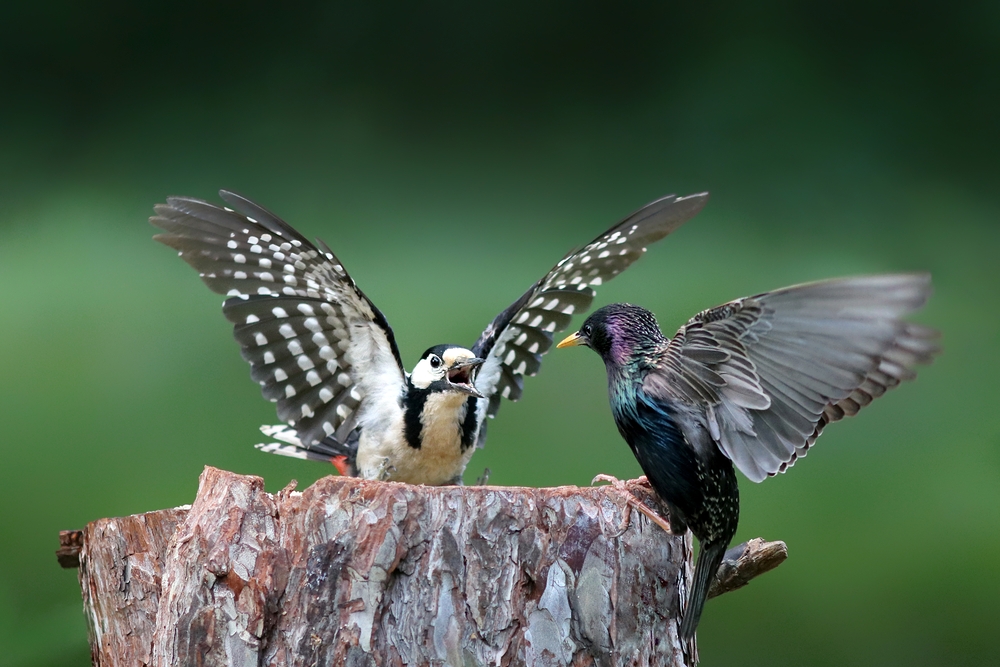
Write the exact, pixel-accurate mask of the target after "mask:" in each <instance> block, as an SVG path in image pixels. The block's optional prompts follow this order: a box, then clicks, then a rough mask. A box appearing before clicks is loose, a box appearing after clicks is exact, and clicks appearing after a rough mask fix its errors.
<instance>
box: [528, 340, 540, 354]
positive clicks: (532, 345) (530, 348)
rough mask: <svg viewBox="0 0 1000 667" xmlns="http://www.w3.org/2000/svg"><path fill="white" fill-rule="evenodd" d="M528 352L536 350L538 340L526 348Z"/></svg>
mask: <svg viewBox="0 0 1000 667" xmlns="http://www.w3.org/2000/svg"><path fill="white" fill-rule="evenodd" d="M528 352H531V353H532V354H534V353H535V352H538V341H535V342H534V343H532V344H531V347H529V348H528Z"/></svg>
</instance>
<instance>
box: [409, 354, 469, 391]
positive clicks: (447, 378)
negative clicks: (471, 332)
mask: <svg viewBox="0 0 1000 667" xmlns="http://www.w3.org/2000/svg"><path fill="white" fill-rule="evenodd" d="M484 361H486V360H485V359H480V358H478V357H476V355H474V354H473V353H472V351H471V350H467V349H466V348H464V347H457V346H455V345H435V346H434V347H432V348H430V349H429V350H427V351H426V352H424V353H423V355H421V357H420V361H418V362H417V365H416V366H414V367H413V372H412V373H410V384H412V385H413V386H414V387H416V388H418V389H431V390H432V391H455V392H458V393H461V394H469V395H470V396H476V397H477V398H483V395H482V394H480V393H479V391H477V390H476V387H475V380H476V373H477V372H478V370H479V366H480V365H481V364H482V363H483V362H484Z"/></svg>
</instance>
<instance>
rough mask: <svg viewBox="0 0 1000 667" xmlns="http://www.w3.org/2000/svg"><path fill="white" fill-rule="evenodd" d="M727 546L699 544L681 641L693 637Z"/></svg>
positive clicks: (681, 630) (721, 544)
mask: <svg viewBox="0 0 1000 667" xmlns="http://www.w3.org/2000/svg"><path fill="white" fill-rule="evenodd" d="M727 546H729V545H728V544H726V543H724V542H715V543H711V542H709V543H704V542H703V543H702V544H701V553H699V554H698V564H697V565H695V568H694V586H693V588H692V589H691V594H690V595H689V596H688V601H687V606H686V607H685V608H684V618H683V619H681V628H680V635H681V639H691V638H692V637H694V631H695V630H696V629H697V628H698V621H699V620H700V619H701V611H702V609H703V608H704V607H705V600H706V599H707V598H708V589H709V588H711V586H712V579H713V578H714V577H715V573H716V572H718V571H719V565H721V564H722V558H723V556H725V555H726V547H727Z"/></svg>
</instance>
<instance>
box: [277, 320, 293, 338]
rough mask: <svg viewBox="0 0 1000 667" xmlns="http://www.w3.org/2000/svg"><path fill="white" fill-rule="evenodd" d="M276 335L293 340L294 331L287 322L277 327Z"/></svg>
mask: <svg viewBox="0 0 1000 667" xmlns="http://www.w3.org/2000/svg"><path fill="white" fill-rule="evenodd" d="M278 333H280V334H281V335H282V336H284V337H285V338H295V329H293V328H292V325H291V324H289V323H288V322H285V323H284V324H282V325H281V326H280V327H278Z"/></svg>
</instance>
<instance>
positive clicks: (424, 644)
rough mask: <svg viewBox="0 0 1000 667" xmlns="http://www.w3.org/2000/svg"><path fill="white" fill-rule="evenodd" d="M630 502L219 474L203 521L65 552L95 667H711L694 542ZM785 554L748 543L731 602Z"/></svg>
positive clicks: (580, 491) (201, 503) (730, 583)
mask: <svg viewBox="0 0 1000 667" xmlns="http://www.w3.org/2000/svg"><path fill="white" fill-rule="evenodd" d="M640 486H641V485H630V486H629V487H628V488H629V490H630V491H632V492H634V493H635V494H636V495H637V496H640V498H641V500H642V501H643V502H645V503H647V504H649V505H651V506H652V507H653V508H654V509H659V510H662V509H663V508H660V507H658V505H657V500H656V497H655V495H653V494H651V493H649V492H643V489H642V488H640ZM624 496H625V491H623V490H622V489H615V488H613V487H582V488H581V487H558V488H544V489H535V488H522V487H489V486H484V487H422V486H410V485H406V484H397V483H392V482H375V481H365V480H359V479H355V478H346V477H326V478H324V479H321V480H319V481H318V482H316V483H315V484H313V485H312V486H311V487H309V488H308V489H306V490H305V491H303V492H301V493H299V492H295V491H293V490H292V488H291V487H289V488H287V489H285V490H283V491H281V492H279V493H276V494H269V493H266V492H265V491H264V483H263V480H261V479H260V478H258V477H251V476H241V475H236V474H233V473H228V472H224V471H220V470H216V469H214V468H206V469H205V472H204V473H203V474H202V476H201V480H200V484H199V489H198V495H197V498H196V500H195V502H194V504H193V505H192V506H191V507H190V509H185V508H177V509H172V510H163V511H159V512H150V513H148V514H142V515H136V516H131V517H124V518H117V519H101V520H99V521H94V522H92V523H91V524H89V525H88V526H87V527H86V529H85V530H84V531H82V536H81V535H80V534H79V531H65V532H64V533H63V540H62V543H63V546H62V548H61V549H60V551H59V554H60V562H61V563H64V565H65V566H72V565H73V564H74V562H76V560H75V558H74V556H76V555H77V550H78V563H79V567H80V573H79V574H80V584H81V589H82V591H83V598H84V607H85V611H86V614H87V617H88V620H89V623H90V630H91V646H92V654H93V660H94V664H95V665H102V666H105V665H164V666H166V665H186V664H191V665H486V664H489V665H581V666H582V665H601V666H603V665H608V666H613V665H693V664H695V663H696V662H697V655H696V653H697V651H696V648H695V646H694V645H693V643H691V644H685V643H684V642H681V641H680V640H679V639H678V637H677V625H678V623H679V616H680V613H679V612H680V609H681V608H682V606H681V599H682V597H683V596H684V595H686V589H687V585H688V581H689V577H690V575H691V571H692V568H691V555H692V554H691V540H690V536H686V537H678V536H674V535H670V534H668V533H666V532H665V531H664V530H663V529H662V528H660V527H659V526H656V525H654V524H652V523H650V522H649V520H648V519H647V518H646V517H645V516H643V515H642V514H641V513H639V512H637V511H634V510H631V509H630V508H629V506H628V504H627V503H626V502H625V497H624ZM73 533H77V534H76V535H74V534H73ZM81 537H82V539H81ZM784 557H785V551H784V544H782V543H780V542H771V543H768V542H764V541H763V540H751V541H750V542H748V543H745V544H743V545H740V546H738V547H735V548H734V549H731V550H730V553H729V554H727V559H726V561H725V563H724V565H723V567H722V568H720V571H719V574H720V576H719V578H718V579H717V581H716V582H715V587H714V588H713V592H714V593H716V594H718V593H721V592H726V591H728V590H733V589H734V588H738V587H740V586H742V585H745V584H746V582H747V581H749V579H750V578H752V577H754V576H756V575H758V574H761V573H762V572H765V571H767V570H768V569H771V568H773V567H775V566H776V565H777V564H779V563H780V562H781V561H782V560H784Z"/></svg>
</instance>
